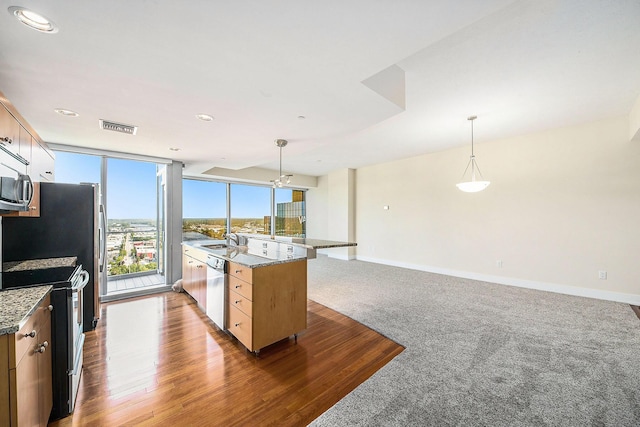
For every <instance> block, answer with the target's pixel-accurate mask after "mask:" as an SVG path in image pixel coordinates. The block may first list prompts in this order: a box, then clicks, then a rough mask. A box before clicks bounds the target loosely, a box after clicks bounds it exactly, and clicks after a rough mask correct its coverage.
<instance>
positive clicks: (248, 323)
mask: <svg viewBox="0 0 640 427" xmlns="http://www.w3.org/2000/svg"><path fill="white" fill-rule="evenodd" d="M228 268H229V273H228V281H227V308H228V309H227V319H228V323H227V324H228V329H229V332H231V333H232V334H233V335H234V336H235V337H236V338H237V339H238V340H239V341H240V342H241V343H242V344H243V345H244V346H245V347H246V348H247V349H248V350H249V351H254V352H259V351H260V349H261V348H263V347H266V346H268V345H269V344H273V343H275V342H277V341H280V340H281V339H284V338H287V337H289V336H292V335H294V336H297V334H298V332H301V331H302V330H304V329H306V328H307V260H306V259H302V260H298V261H291V262H285V263H280V264H274V265H267V266H264V267H256V268H249V267H246V266H243V265H240V264H236V263H234V262H229V266H228Z"/></svg>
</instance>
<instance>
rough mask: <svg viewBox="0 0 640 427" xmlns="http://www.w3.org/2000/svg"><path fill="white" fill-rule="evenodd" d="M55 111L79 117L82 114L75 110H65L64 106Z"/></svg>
mask: <svg viewBox="0 0 640 427" xmlns="http://www.w3.org/2000/svg"><path fill="white" fill-rule="evenodd" d="M53 111H55V112H56V113H58V114H62V115H63V116H67V117H78V116H79V115H80V114H78V113H76V112H75V111H71V110H65V109H64V108H56V109H55V110H53Z"/></svg>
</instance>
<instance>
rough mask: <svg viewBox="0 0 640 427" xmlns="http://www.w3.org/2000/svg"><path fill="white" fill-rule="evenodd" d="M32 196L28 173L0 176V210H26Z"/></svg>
mask: <svg viewBox="0 0 640 427" xmlns="http://www.w3.org/2000/svg"><path fill="white" fill-rule="evenodd" d="M32 198H33V183H32V182H31V178H30V177H29V175H25V174H21V173H18V177H17V178H12V177H8V176H3V177H0V212H2V211H4V212H7V211H27V210H29V203H31V199H32Z"/></svg>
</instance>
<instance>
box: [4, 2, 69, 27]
mask: <svg viewBox="0 0 640 427" xmlns="http://www.w3.org/2000/svg"><path fill="white" fill-rule="evenodd" d="M9 13H10V14H12V15H13V16H15V17H16V19H18V20H19V21H20V22H22V23H23V24H24V25H26V26H27V27H29V28H32V29H34V30H36V31H40V32H42V33H48V34H54V33H57V32H58V27H57V25H56V24H54V23H53V21H51V20H50V19H48V18H46V17H44V16H42V15H40V14H39V13H36V12H33V11H31V10H29V9H26V8H24V7H20V6H11V7H10V8H9Z"/></svg>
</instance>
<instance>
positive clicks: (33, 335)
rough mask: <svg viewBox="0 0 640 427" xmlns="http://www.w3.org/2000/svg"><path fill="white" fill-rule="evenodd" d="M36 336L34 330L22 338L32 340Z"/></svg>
mask: <svg viewBox="0 0 640 427" xmlns="http://www.w3.org/2000/svg"><path fill="white" fill-rule="evenodd" d="M35 336H36V330H35V329H34V330H33V331H31V332H29V333H28V334H24V337H25V338H27V337H30V338H34V337H35Z"/></svg>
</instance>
